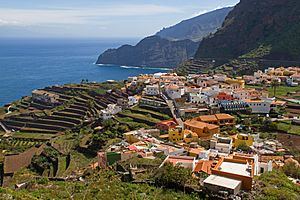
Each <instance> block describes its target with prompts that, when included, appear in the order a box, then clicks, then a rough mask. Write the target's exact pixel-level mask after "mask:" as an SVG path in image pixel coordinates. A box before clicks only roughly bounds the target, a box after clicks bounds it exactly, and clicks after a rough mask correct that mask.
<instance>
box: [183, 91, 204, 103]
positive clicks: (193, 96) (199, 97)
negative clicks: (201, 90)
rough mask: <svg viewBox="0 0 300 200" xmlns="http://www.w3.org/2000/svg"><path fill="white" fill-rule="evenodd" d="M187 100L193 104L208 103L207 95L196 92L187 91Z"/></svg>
mask: <svg viewBox="0 0 300 200" xmlns="http://www.w3.org/2000/svg"><path fill="white" fill-rule="evenodd" d="M188 97H189V102H191V103H194V104H207V103H208V97H207V96H206V95H203V94H197V93H189V95H188Z"/></svg>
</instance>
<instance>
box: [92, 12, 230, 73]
mask: <svg viewBox="0 0 300 200" xmlns="http://www.w3.org/2000/svg"><path fill="white" fill-rule="evenodd" d="M231 9H232V8H224V9H219V10H215V11H212V12H209V13H206V14H203V15H199V16H197V17H194V18H192V19H188V20H185V21H182V22H180V23H179V24H177V25H175V26H172V27H170V28H166V29H163V30H161V31H160V32H158V33H157V34H156V35H155V36H150V37H146V38H144V39H143V40H141V41H140V42H139V43H138V44H137V45H136V46H131V45H123V46H121V47H120V48H118V49H108V50H107V51H105V52H104V53H103V54H101V55H100V56H99V58H98V60H97V62H96V63H97V64H117V65H129V66H145V67H170V68H174V67H176V66H177V65H178V64H180V63H182V62H183V61H185V60H187V59H189V58H191V57H193V56H194V55H195V53H196V51H197V48H198V46H199V41H200V40H202V38H203V37H205V36H207V35H209V34H211V33H213V32H215V31H216V30H217V29H218V28H219V27H220V26H221V25H222V22H223V21H224V19H225V16H226V15H227V14H228V12H229V11H230V10H231Z"/></svg>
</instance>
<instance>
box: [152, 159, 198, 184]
mask: <svg viewBox="0 0 300 200" xmlns="http://www.w3.org/2000/svg"><path fill="white" fill-rule="evenodd" d="M191 175H192V174H191V170H190V169H186V168H183V167H180V166H173V165H172V164H170V163H166V164H165V165H164V166H163V167H161V168H160V169H158V171H157V174H156V175H155V176H154V182H155V184H156V185H158V186H162V187H167V188H177V189H182V188H183V189H184V188H185V185H186V183H187V182H188V181H189V180H190V179H192V176H191Z"/></svg>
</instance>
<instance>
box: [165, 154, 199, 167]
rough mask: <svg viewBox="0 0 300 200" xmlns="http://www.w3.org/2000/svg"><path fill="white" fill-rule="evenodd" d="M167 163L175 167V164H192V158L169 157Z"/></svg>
mask: <svg viewBox="0 0 300 200" xmlns="http://www.w3.org/2000/svg"><path fill="white" fill-rule="evenodd" d="M167 161H168V162H170V163H172V164H173V165H177V163H193V162H194V157H190V156H169V158H168V160H167Z"/></svg>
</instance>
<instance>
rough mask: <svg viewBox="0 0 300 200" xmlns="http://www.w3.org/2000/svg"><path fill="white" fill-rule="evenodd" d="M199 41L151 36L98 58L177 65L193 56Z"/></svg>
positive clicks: (122, 62)
mask: <svg viewBox="0 0 300 200" xmlns="http://www.w3.org/2000/svg"><path fill="white" fill-rule="evenodd" d="M198 45H199V43H197V42H193V41H191V40H181V41H169V40H166V39H162V38H160V37H158V36H151V37H147V38H145V39H143V40H142V41H140V42H139V43H138V44H137V45H136V46H131V45H123V46H121V47H120V48H118V49H109V50H107V51H105V52H104V53H103V54H101V55H100V56H99V58H98V61H97V63H98V64H100V63H101V64H117V65H126V66H143V67H176V66H177V64H178V63H181V62H183V61H184V60H186V59H188V58H189V57H191V56H193V55H194V53H195V52H196V50H197V48H198Z"/></svg>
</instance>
